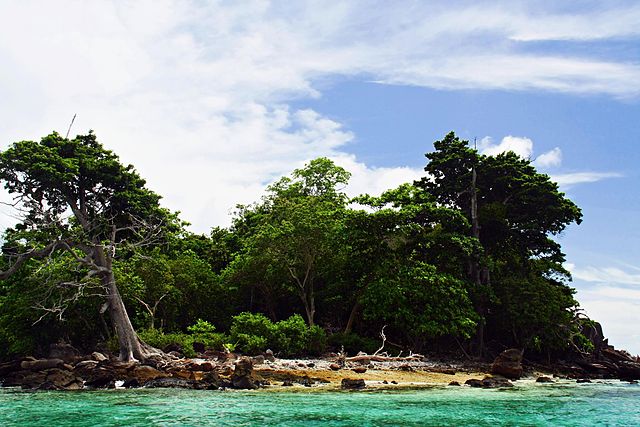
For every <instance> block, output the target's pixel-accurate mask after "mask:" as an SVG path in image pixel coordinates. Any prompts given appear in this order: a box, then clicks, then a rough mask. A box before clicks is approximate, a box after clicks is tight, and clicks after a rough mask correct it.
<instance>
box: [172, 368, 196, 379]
mask: <svg viewBox="0 0 640 427" xmlns="http://www.w3.org/2000/svg"><path fill="white" fill-rule="evenodd" d="M171 376H172V377H174V378H182V379H183V380H191V379H193V372H192V371H190V370H188V369H173V370H171Z"/></svg>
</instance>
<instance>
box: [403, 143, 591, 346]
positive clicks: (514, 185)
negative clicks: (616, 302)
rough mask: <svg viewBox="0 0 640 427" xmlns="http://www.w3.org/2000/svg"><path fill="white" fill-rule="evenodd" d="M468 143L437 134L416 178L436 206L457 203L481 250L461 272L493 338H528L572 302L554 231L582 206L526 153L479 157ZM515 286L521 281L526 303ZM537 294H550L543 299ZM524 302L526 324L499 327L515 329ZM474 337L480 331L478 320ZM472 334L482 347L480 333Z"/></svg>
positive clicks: (578, 218)
mask: <svg viewBox="0 0 640 427" xmlns="http://www.w3.org/2000/svg"><path fill="white" fill-rule="evenodd" d="M468 145H469V143H468V141H464V140H460V139H459V138H458V137H456V136H455V134H454V133H453V132H451V133H449V134H448V135H446V136H445V138H444V139H443V140H441V141H436V142H435V143H434V147H435V151H434V152H431V153H428V154H426V157H427V158H428V159H429V162H428V164H427V165H426V167H425V171H426V172H427V176H425V177H424V178H423V179H422V180H420V181H417V182H416V183H415V185H416V186H417V187H419V188H421V189H422V190H423V191H425V192H427V193H429V194H432V195H433V196H435V198H436V201H437V202H438V203H440V204H441V205H444V206H449V207H452V208H455V209H458V210H460V211H461V212H462V213H463V214H464V215H465V216H466V217H467V219H468V220H469V222H470V224H472V227H470V229H469V232H468V234H469V235H470V236H471V237H473V238H476V239H478V240H479V241H480V243H481V245H482V249H483V252H482V253H480V254H479V256H478V257H477V258H475V259H471V260H470V263H469V271H468V276H469V279H470V280H471V281H472V282H474V283H475V285H476V286H475V291H474V295H473V296H474V302H475V304H476V310H477V311H478V314H479V315H480V316H482V318H483V319H488V320H492V319H491V318H493V322H492V323H493V325H494V326H497V327H498V328H497V330H494V332H497V333H499V334H500V336H499V338H500V339H502V340H503V341H504V339H505V338H506V339H507V340H509V341H511V342H513V341H515V343H516V344H521V345H527V343H530V342H533V341H534V338H535V337H536V335H535V334H538V335H539V334H540V332H539V331H542V330H544V329H545V328H546V329H548V328H555V329H559V328H561V327H562V325H559V324H555V325H553V324H552V323H551V321H550V320H549V319H556V320H558V321H559V319H560V320H561V319H565V320H566V319H567V316H566V314H567V313H569V312H571V310H572V309H573V308H574V307H575V305H576V304H577V303H576V302H575V300H573V298H572V297H571V295H572V291H571V289H570V288H569V287H568V286H567V285H566V282H567V281H569V280H570V275H569V274H568V272H567V271H566V270H564V269H563V268H562V263H563V262H564V254H563V253H562V251H561V248H560V245H559V244H558V243H557V242H556V241H555V240H554V239H553V236H556V235H558V234H559V233H561V232H562V231H563V230H564V229H565V227H566V226H567V225H569V224H570V223H572V222H575V223H577V224H579V223H580V222H581V219H582V213H581V211H580V209H579V208H578V207H577V206H576V205H575V204H574V203H573V202H572V201H571V200H569V199H567V198H566V197H565V195H564V194H563V193H561V192H560V191H559V189H558V185H557V184H556V183H554V182H553V181H551V180H550V178H549V177H548V176H547V175H544V174H541V173H538V172H537V171H536V170H535V168H534V167H533V166H532V164H531V161H530V160H528V159H522V158H520V157H519V156H518V155H516V154H515V153H513V152H507V153H501V154H498V155H496V156H485V155H481V154H479V153H478V152H477V151H476V150H474V149H471V148H470V147H469V146H468ZM516 288H518V289H523V288H527V293H526V294H527V295H529V296H530V298H528V302H526V301H525V300H526V298H525V299H523V298H520V297H518V296H522V295H525V293H523V292H520V291H514V289H516ZM534 295H535V298H534V297H533V296H534ZM542 296H554V298H555V299H554V301H551V302H548V303H545V302H544V297H542ZM516 302H517V307H518V308H516ZM534 303H535V304H537V306H536V307H535V308H534ZM512 304H513V305H512ZM526 304H529V307H528V309H527V310H526V313H527V316H526V319H527V320H526V322H525V323H526V326H527V327H526V328H522V331H521V333H520V334H519V336H517V337H516V338H515V339H511V338H509V337H505V336H504V335H503V334H504V332H505V329H506V330H507V331H509V332H511V333H514V327H512V326H511V325H515V324H516V323H518V322H516V321H515V318H514V316H515V315H516V313H517V312H523V311H522V310H523V309H524V305H526ZM545 304H546V306H545ZM549 309H552V310H556V312H554V313H549ZM535 313H539V316H535V315H534V314H535ZM523 318H524V317H523ZM498 319H502V320H504V319H510V326H508V327H506V328H503V327H504V322H500V321H499V320H498ZM481 325H483V323H481ZM527 331H528V332H527ZM534 331H538V332H534ZM510 335H511V334H510ZM478 336H479V337H480V338H481V337H482V336H483V328H482V326H481V327H480V329H479V331H478ZM478 341H479V342H478V344H479V347H480V348H479V350H480V351H482V346H483V340H482V339H479V340H478Z"/></svg>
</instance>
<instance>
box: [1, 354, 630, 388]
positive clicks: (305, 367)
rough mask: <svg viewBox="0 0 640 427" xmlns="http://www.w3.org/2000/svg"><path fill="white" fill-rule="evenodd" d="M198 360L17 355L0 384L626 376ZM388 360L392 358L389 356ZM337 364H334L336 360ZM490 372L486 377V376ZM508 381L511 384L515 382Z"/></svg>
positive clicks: (414, 384)
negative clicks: (33, 356) (507, 373)
mask: <svg viewBox="0 0 640 427" xmlns="http://www.w3.org/2000/svg"><path fill="white" fill-rule="evenodd" d="M202 356H203V357H200V358H192V359H191V358H177V357H172V358H169V359H163V360H158V361H147V362H146V363H144V364H141V363H138V362H126V363H125V362H119V361H117V360H115V359H114V358H113V356H112V357H111V358H109V357H107V356H105V355H103V354H101V353H93V354H91V355H87V356H82V357H76V358H75V360H73V361H72V360H67V361H64V360H61V359H35V358H24V359H21V360H16V361H13V362H8V363H5V364H0V386H2V387H12V386H17V387H22V388H23V389H29V390H99V389H114V388H127V389H132V388H184V389H197V390H204V389H206V390H225V389H245V390H262V391H271V392H277V391H287V390H314V391H335V390H405V389H412V388H429V387H434V386H435V387H437V386H452V387H455V386H471V387H479V388H505V387H513V386H514V385H519V384H522V383H523V382H525V383H527V384H528V383H536V382H537V383H558V382H563V383H564V382H565V380H566V381H574V382H577V383H580V382H591V379H593V380H596V379H619V380H621V381H628V382H634V381H633V380H632V379H631V380H629V379H624V378H615V377H612V376H602V375H592V374H589V373H587V372H582V373H580V374H578V375H577V374H576V372H572V371H571V370H567V371H563V370H562V369H561V368H562V366H558V365H554V366H541V365H535V366H533V365H525V366H524V370H523V369H522V366H520V367H519V369H520V370H519V375H517V376H509V375H506V376H502V375H498V374H497V373H496V369H495V362H494V365H490V364H488V363H481V362H462V361H449V362H446V361H442V360H438V361H435V360H430V359H428V358H425V357H422V358H420V359H415V360H395V359H394V360H385V361H378V360H370V358H368V359H367V356H362V357H365V360H361V359H362V357H358V358H353V359H354V360H349V359H348V358H347V359H346V360H345V358H344V357H342V358H339V357H336V356H335V355H331V356H327V357H323V358H314V359H278V358H275V357H273V355H270V354H269V355H268V356H267V357H268V359H267V358H265V356H264V355H263V356H256V357H252V358H251V357H247V356H240V355H237V354H226V353H217V354H215V355H214V354H209V355H202ZM390 359H393V358H390ZM338 362H339V363H338ZM492 372H493V373H492ZM512 381H515V382H516V383H515V384H514V382H512Z"/></svg>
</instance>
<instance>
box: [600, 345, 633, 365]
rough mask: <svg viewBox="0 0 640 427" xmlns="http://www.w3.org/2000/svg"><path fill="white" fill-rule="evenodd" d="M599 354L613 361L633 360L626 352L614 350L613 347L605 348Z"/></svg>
mask: <svg viewBox="0 0 640 427" xmlns="http://www.w3.org/2000/svg"><path fill="white" fill-rule="evenodd" d="M601 355H602V356H603V357H605V358H607V359H609V360H611V361H613V362H633V361H634V360H633V358H632V357H631V355H630V354H629V353H627V352H624V351H620V350H614V349H613V348H605V349H603V350H602V352H601Z"/></svg>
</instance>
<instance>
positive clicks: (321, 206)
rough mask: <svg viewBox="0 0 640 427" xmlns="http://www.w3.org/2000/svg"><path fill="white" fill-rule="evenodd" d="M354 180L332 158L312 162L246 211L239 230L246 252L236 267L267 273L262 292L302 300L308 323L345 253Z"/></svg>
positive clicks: (280, 182) (237, 226)
mask: <svg viewBox="0 0 640 427" xmlns="http://www.w3.org/2000/svg"><path fill="white" fill-rule="evenodd" d="M349 176H350V174H349V173H348V172H347V171H345V170H344V169H343V168H341V167H338V166H336V165H335V164H334V163H333V162H332V161H331V160H329V159H327V158H318V159H315V160H312V161H311V162H309V164H307V165H306V166H305V167H304V168H302V169H296V170H295V171H294V172H293V173H292V175H291V177H284V178H282V179H280V180H279V181H277V182H276V183H274V184H272V185H271V186H269V188H268V194H267V195H266V196H265V197H264V198H263V200H262V203H260V204H258V205H256V206H252V207H242V209H241V210H240V214H239V216H238V218H236V221H235V225H234V227H235V229H236V230H238V232H239V233H240V234H242V235H244V236H245V238H244V242H245V250H244V253H243V254H242V255H241V259H238V260H236V262H235V266H242V267H243V268H249V269H251V268H254V267H255V269H257V271H262V272H264V275H263V277H264V279H270V280H271V283H269V285H266V284H265V283H263V284H262V285H261V288H263V289H265V288H269V289H275V288H278V286H279V285H284V286H285V287H286V288H288V289H291V290H292V291H294V293H295V294H296V295H297V296H298V297H299V299H300V301H301V302H302V305H303V307H304V311H305V315H306V317H307V322H308V323H309V325H310V326H312V325H314V323H315V315H316V291H317V287H318V285H319V283H321V282H322V271H323V270H326V269H327V267H328V266H330V265H331V263H332V262H333V261H334V260H335V259H336V257H337V256H338V255H339V253H340V248H341V246H340V241H341V240H342V233H341V231H342V227H343V218H344V214H345V209H346V203H347V197H346V195H345V194H344V193H343V192H342V188H341V187H342V186H344V185H346V184H347V182H348V179H349Z"/></svg>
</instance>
